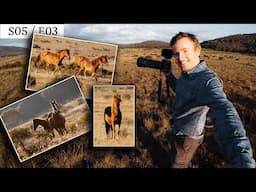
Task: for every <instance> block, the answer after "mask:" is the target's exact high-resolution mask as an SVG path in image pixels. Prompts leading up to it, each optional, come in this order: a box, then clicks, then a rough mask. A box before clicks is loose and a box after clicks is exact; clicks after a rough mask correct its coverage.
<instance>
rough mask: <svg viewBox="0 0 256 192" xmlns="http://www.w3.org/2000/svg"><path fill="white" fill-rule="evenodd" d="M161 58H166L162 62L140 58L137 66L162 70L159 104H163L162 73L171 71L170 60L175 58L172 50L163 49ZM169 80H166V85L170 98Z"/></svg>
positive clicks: (159, 85) (159, 83) (159, 82)
mask: <svg viewBox="0 0 256 192" xmlns="http://www.w3.org/2000/svg"><path fill="white" fill-rule="evenodd" d="M161 56H162V57H164V59H163V60H162V61H155V60H151V59H146V58H143V57H139V58H138V59H137V66H138V67H149V68H154V69H160V78H159V81H158V102H162V101H163V100H162V99H161V92H162V79H161V72H169V71H171V61H170V59H171V58H172V56H173V51H172V50H171V49H162V53H161ZM167 81H168V80H167V78H166V80H165V83H166V95H167V96H170V90H169V85H168V82H167Z"/></svg>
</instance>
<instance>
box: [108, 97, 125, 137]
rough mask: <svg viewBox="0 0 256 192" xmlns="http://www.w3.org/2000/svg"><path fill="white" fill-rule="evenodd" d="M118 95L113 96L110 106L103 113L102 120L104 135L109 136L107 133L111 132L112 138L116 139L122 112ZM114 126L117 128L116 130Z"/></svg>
mask: <svg viewBox="0 0 256 192" xmlns="http://www.w3.org/2000/svg"><path fill="white" fill-rule="evenodd" d="M121 101H122V100H121V97H120V95H114V97H113V101H112V106H108V107H106V108H105V111H104V120H105V128H106V134H107V135H108V134H109V131H110V130H111V132H112V138H113V139H118V138H119V133H120V126H121V121H122V112H121V110H120V102H121ZM116 125H118V127H117V128H116Z"/></svg>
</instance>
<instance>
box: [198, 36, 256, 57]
mask: <svg viewBox="0 0 256 192" xmlns="http://www.w3.org/2000/svg"><path fill="white" fill-rule="evenodd" d="M201 45H202V47H203V48H209V49H215V50H219V51H231V52H240V53H249V54H251V53H256V33H253V34H238V35H231V36H227V37H222V38H218V39H214V40H210V41H204V42H202V43H201Z"/></svg>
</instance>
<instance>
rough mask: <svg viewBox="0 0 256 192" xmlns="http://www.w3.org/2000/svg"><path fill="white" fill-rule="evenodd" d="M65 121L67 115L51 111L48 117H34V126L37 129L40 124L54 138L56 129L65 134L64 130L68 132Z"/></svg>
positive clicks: (60, 133)
mask: <svg viewBox="0 0 256 192" xmlns="http://www.w3.org/2000/svg"><path fill="white" fill-rule="evenodd" d="M65 121H66V120H65V117H64V116H63V115H62V114H60V113H53V112H50V113H49V114H48V118H47V119H33V127H34V130H36V128H37V127H38V125H41V126H42V127H43V128H44V130H45V131H47V132H48V133H49V134H50V137H51V138H54V137H55V135H54V129H55V130H56V131H57V132H58V133H59V135H64V132H65V133H68V131H67V129H66V127H65Z"/></svg>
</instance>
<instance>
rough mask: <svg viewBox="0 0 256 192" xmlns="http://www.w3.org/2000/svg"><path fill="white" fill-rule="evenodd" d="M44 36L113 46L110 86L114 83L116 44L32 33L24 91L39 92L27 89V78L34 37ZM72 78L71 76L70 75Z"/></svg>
mask: <svg viewBox="0 0 256 192" xmlns="http://www.w3.org/2000/svg"><path fill="white" fill-rule="evenodd" d="M36 35H38V36H46V37H52V38H58V39H67V40H70V41H80V42H85V43H95V44H102V45H108V46H113V47H115V48H116V49H115V58H114V66H113V71H112V78H111V85H112V84H113V81H114V74H115V70H116V69H115V68H116V62H117V54H118V45H117V44H110V43H102V42H97V41H90V40H84V39H77V38H71V37H65V36H64V37H62V36H55V35H46V34H41V33H33V37H32V43H31V47H30V53H29V60H28V70H27V75H26V83H25V90H28V91H39V90H35V89H30V88H28V77H29V72H30V65H31V59H32V58H31V56H32V50H33V49H34V48H33V46H34V38H35V36H36ZM71 76H72V75H71ZM43 89H44V88H43Z"/></svg>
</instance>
